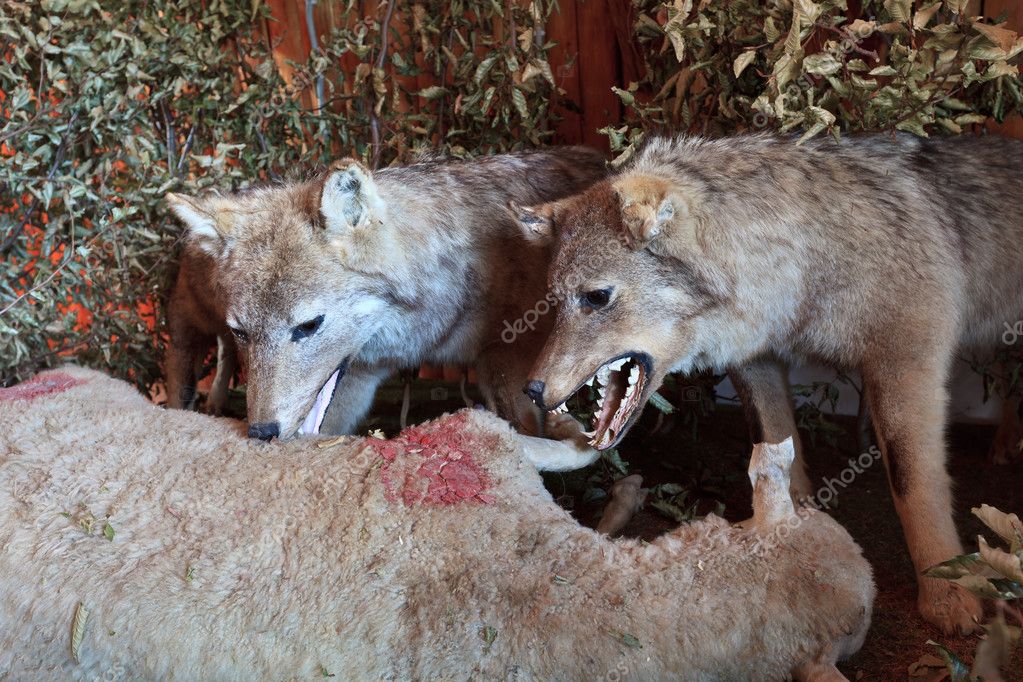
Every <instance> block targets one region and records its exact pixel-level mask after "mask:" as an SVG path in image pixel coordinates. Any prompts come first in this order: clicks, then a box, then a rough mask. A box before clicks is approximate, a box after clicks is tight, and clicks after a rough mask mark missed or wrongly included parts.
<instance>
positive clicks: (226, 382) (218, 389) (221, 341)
mask: <svg viewBox="0 0 1023 682" xmlns="http://www.w3.org/2000/svg"><path fill="white" fill-rule="evenodd" d="M237 366H238V352H237V350H236V349H235V347H234V342H233V341H231V339H229V338H227V337H224V336H217V373H216V375H214V377H213V385H212V386H211V387H210V397H209V399H208V400H207V401H206V411H207V412H208V413H210V414H212V415H215V416H218V417H219V416H220V415H222V414H223V413H224V405H226V404H227V392H228V389H230V387H231V378H232V377H234V372H235V369H236V368H237Z"/></svg>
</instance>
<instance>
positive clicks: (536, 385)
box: [522, 379, 547, 410]
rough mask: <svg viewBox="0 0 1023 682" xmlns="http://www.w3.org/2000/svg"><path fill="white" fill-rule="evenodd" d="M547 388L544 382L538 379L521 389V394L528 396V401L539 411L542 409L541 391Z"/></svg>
mask: <svg viewBox="0 0 1023 682" xmlns="http://www.w3.org/2000/svg"><path fill="white" fill-rule="evenodd" d="M545 388H547V385H546V384H544V382H542V381H539V380H538V379H533V380H532V381H530V382H529V383H528V384H526V387H525V388H524V389H522V392H523V393H525V394H526V395H528V396H529V399H530V400H532V401H533V402H534V403H536V406H537V407H539V408H540V409H541V410H542V409H543V391H544V389H545Z"/></svg>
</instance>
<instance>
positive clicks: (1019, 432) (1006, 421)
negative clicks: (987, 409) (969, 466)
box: [988, 396, 1023, 464]
mask: <svg viewBox="0 0 1023 682" xmlns="http://www.w3.org/2000/svg"><path fill="white" fill-rule="evenodd" d="M1019 405H1020V398H1019V396H1009V397H1007V398H1002V418H1001V419H1000V420H999V422H998V430H997V431H995V440H994V442H992V443H991V450H990V451H989V453H988V455H989V457H990V459H991V462H992V463H993V464H1008V463H1009V462H1011V461H1013V460H1016V459H1019V457H1020V454H1021V451H1020V444H1021V442H1023V425H1021V424H1020V419H1019Z"/></svg>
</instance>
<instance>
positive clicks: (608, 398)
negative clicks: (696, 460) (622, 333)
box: [550, 353, 651, 450]
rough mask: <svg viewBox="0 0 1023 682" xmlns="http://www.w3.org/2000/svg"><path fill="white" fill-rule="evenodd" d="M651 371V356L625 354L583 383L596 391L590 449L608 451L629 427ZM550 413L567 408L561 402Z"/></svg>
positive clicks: (636, 413) (589, 436)
mask: <svg viewBox="0 0 1023 682" xmlns="http://www.w3.org/2000/svg"><path fill="white" fill-rule="evenodd" d="M650 369H651V361H650V356H648V355H647V354H646V353H635V354H627V355H625V356H622V357H617V358H615V359H613V360H609V361H608V362H606V363H604V364H603V365H601V367H600V369H598V370H597V371H596V372H594V374H593V376H591V377H590V378H589V379H588V380H587V381H585V382H584V383H583V386H593V387H594V388H596V389H597V396H598V397H597V411H596V412H595V413H594V415H593V430H592V431H589V432H587V433H585V435H586V436H587V437H588V438H589V439H590V445H591V446H593V447H594V448H596V449H597V450H607V449H608V448H610V447H612V446H614V445H616V444H617V443H618V441H619V440H621V438H622V436H624V435H625V432H626V431H628V429H629V427H630V426H632V422H633V421H634V420H635V418H636V417H637V416H638V414H639V408H640V407H642V405H643V391H644V389H645V388H646V383H647V377H648V376H649V375H650ZM550 411H551V412H553V413H555V414H559V413H564V412H568V407H567V406H566V405H565V403H564V402H562V403H561V404H560V405H558V406H556V407H555V408H554V409H552V410H550Z"/></svg>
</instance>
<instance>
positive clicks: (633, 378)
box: [629, 367, 639, 386]
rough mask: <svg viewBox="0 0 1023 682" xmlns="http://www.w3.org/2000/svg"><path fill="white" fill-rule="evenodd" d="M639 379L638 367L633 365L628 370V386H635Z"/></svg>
mask: <svg viewBox="0 0 1023 682" xmlns="http://www.w3.org/2000/svg"><path fill="white" fill-rule="evenodd" d="M638 381H639V367H633V368H632V371H631V372H629V386H635V385H636V383H637V382H638Z"/></svg>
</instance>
